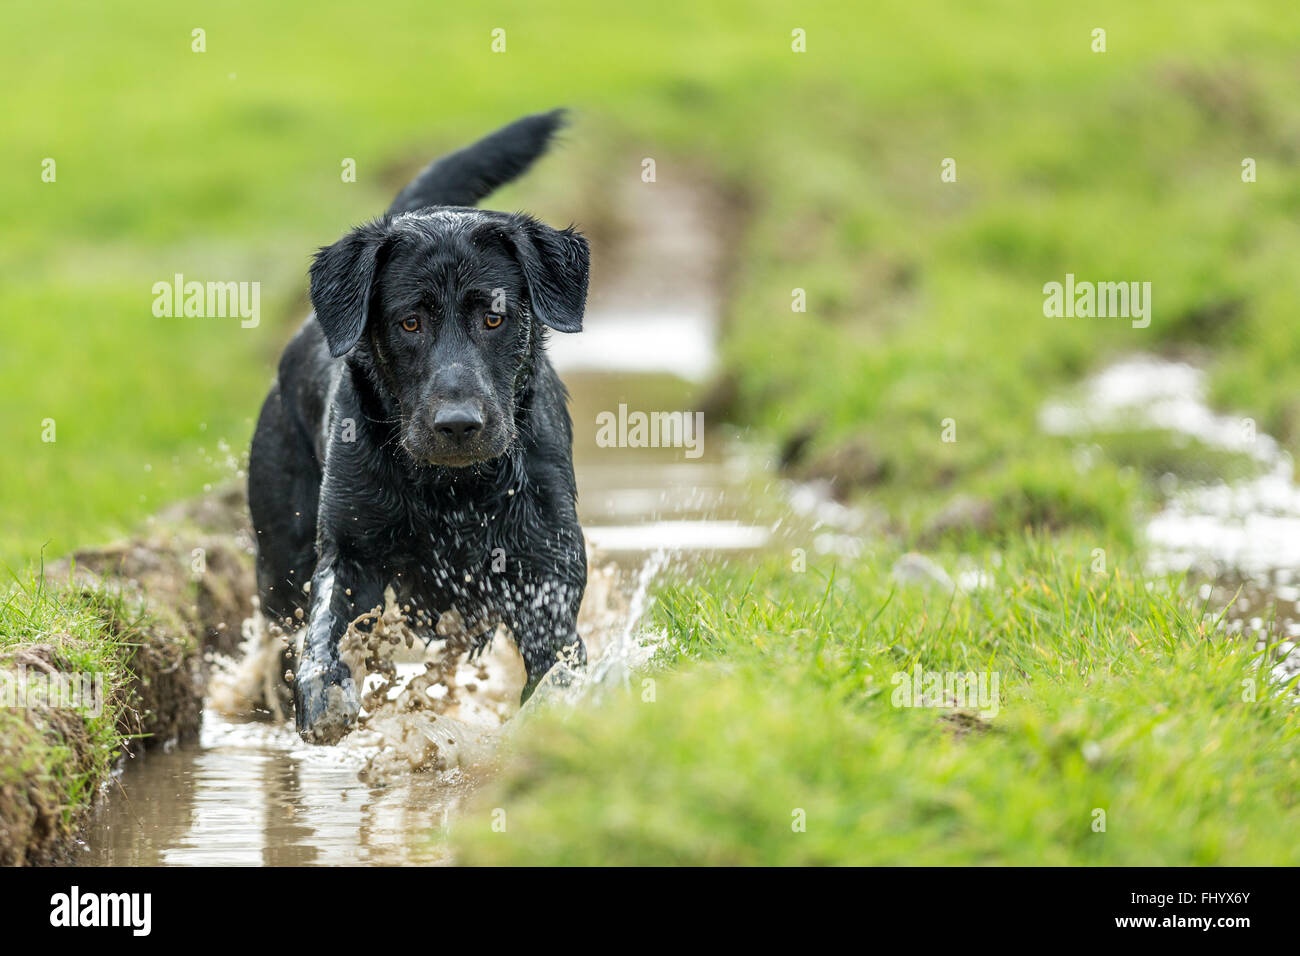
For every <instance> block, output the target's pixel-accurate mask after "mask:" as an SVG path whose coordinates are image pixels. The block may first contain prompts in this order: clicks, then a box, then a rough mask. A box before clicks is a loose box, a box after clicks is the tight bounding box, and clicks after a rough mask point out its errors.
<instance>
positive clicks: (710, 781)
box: [455, 540, 1300, 865]
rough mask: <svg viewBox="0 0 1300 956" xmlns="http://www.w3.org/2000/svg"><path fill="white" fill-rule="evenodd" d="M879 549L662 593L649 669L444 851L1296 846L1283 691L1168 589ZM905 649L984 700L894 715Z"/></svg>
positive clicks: (1216, 854) (917, 858)
mask: <svg viewBox="0 0 1300 956" xmlns="http://www.w3.org/2000/svg"><path fill="white" fill-rule="evenodd" d="M888 566H889V562H888V561H887V560H882V561H871V562H867V563H866V564H865V565H863V566H859V567H854V568H849V569H840V570H837V571H833V572H831V571H827V572H826V573H825V574H817V573H815V572H809V573H806V574H793V573H790V572H789V571H787V570H786V569H784V568H783V567H780V566H777V565H765V566H763V567H762V568H760V569H759V570H757V571H756V572H753V574H752V576H749V577H737V576H735V575H734V574H723V575H721V576H718V577H712V578H709V579H707V580H703V581H700V582H697V583H689V584H679V585H677V586H671V587H667V588H665V589H662V590H661V591H660V595H659V602H658V605H657V609H656V611H655V617H656V623H657V625H658V626H660V627H662V628H663V629H664V630H665V631H666V634H667V641H666V643H665V645H664V649H663V651H662V652H661V654H660V658H659V663H660V665H661V669H660V670H659V671H657V672H654V673H652V674H650V675H648V676H647V679H648V680H651V681H652V682H653V683H651V684H644V685H640V686H635V687H634V692H633V693H632V694H631V695H630V696H628V697H627V698H625V699H621V700H618V701H617V702H614V703H612V704H609V705H607V706H604V707H601V708H599V709H597V710H595V711H592V712H579V713H576V714H570V715H568V716H566V717H563V718H560V717H551V718H547V719H543V720H542V721H541V722H540V723H539V724H537V725H534V726H532V727H529V728H528V730H527V732H526V733H525V734H522V735H521V737H520V740H519V743H518V745H517V746H518V748H519V749H518V753H517V755H516V756H515V758H514V760H513V762H512V764H511V765H510V767H509V768H508V769H507V771H506V772H505V774H504V775H503V777H502V778H501V780H500V782H499V783H498V784H497V785H496V786H495V787H494V788H492V790H491V791H490V792H489V793H488V794H486V795H484V798H483V800H482V802H481V803H480V804H479V806H478V808H477V809H476V810H472V811H471V812H469V813H468V814H466V815H465V816H464V817H463V819H462V820H461V822H460V824H459V826H458V828H457V830H456V831H455V836H456V840H457V844H458V847H459V852H460V854H461V857H462V859H464V860H465V861H466V862H471V863H507V862H508V863H541V862H548V863H557V862H558V863H577V864H598V863H599V864H609V863H641V864H646V863H650V864H655V863H658V864H676V863H704V864H756V863H762V864H861V863H883V864H957V863H962V864H969V863H1019V864H1034V863H1038V864H1121V865H1127V864H1151V863H1158V864H1211V863H1213V864H1229V863H1238V864H1256V863H1292V864H1294V863H1296V862H1298V861H1300V852H1298V851H1297V849H1296V846H1297V837H1300V807H1297V797H1296V794H1295V790H1294V786H1293V780H1294V777H1295V774H1296V772H1297V770H1300V751H1298V750H1297V743H1298V742H1300V722H1298V720H1297V713H1296V710H1295V707H1294V704H1293V701H1292V700H1291V699H1289V698H1286V697H1284V696H1279V695H1278V694H1277V693H1275V691H1276V688H1272V689H1270V688H1268V687H1266V686H1265V685H1264V683H1263V681H1262V678H1261V677H1260V676H1259V675H1258V674H1257V672H1256V669H1255V667H1256V655H1255V654H1253V653H1252V652H1250V651H1249V650H1248V649H1247V648H1245V647H1244V646H1242V645H1239V644H1237V643H1235V642H1234V641H1233V640H1232V639H1230V638H1228V637H1227V636H1225V635H1224V634H1223V633H1222V632H1221V631H1220V630H1218V629H1217V628H1216V627H1215V626H1214V622H1213V620H1212V618H1210V617H1207V616H1205V615H1203V614H1202V613H1201V611H1202V609H1201V608H1198V607H1194V606H1190V605H1189V604H1187V603H1186V601H1185V600H1184V598H1182V597H1181V596H1180V593H1181V592H1180V591H1179V590H1178V588H1177V587H1176V586H1175V583H1174V582H1170V581H1166V580H1160V581H1147V580H1144V579H1143V578H1142V577H1141V576H1140V575H1139V574H1136V573H1134V572H1133V571H1132V570H1130V569H1127V568H1110V569H1109V570H1107V571H1105V572H1100V573H1099V572H1097V571H1095V570H1094V568H1096V567H1097V563H1096V561H1095V557H1094V556H1093V555H1092V553H1091V552H1090V551H1089V550H1088V549H1087V547H1086V544H1083V543H1078V542H1076V543H1075V544H1074V545H1072V546H1069V547H1064V548H1063V547H1062V546H1061V545H1053V544H1050V543H1048V542H1046V541H1043V540H1030V541H1028V542H1022V543H1020V544H1018V545H1017V546H1015V547H1013V548H1011V549H1010V550H1009V551H1008V552H1007V553H1005V554H1004V555H1003V556H1002V557H1001V559H1000V562H998V563H994V562H990V563H989V565H988V566H987V567H985V568H984V569H983V573H984V574H985V575H986V578H987V580H986V584H985V586H984V587H980V588H977V589H975V590H971V591H969V592H959V593H957V594H955V595H947V594H941V593H938V592H935V591H930V592H926V591H917V590H912V589H905V590H896V589H895V587H894V585H893V584H892V583H891V578H890V576H889V574H888ZM917 666H920V667H921V668H922V669H923V671H925V672H927V673H929V672H963V673H964V672H973V673H976V674H986V675H993V674H996V675H997V676H998V678H999V684H998V688H999V707H998V712H997V714H996V716H993V717H991V718H989V719H984V718H982V717H980V716H978V715H977V714H973V713H971V712H970V711H969V710H960V709H959V710H952V709H943V708H928V707H926V708H911V707H898V706H894V700H893V697H894V694H895V691H896V690H897V688H898V687H899V686H900V685H899V681H898V678H897V677H896V675H900V674H902V675H910V674H911V672H912V671H913V669H914V668H915V667H917ZM493 809H500V810H504V811H505V818H504V819H505V820H506V829H505V832H499V831H500V827H499V825H498V826H497V827H496V828H495V829H494V827H493V825H492V823H493V821H494V820H498V821H499V820H500V819H501V818H500V815H499V814H498V815H497V816H496V817H493V816H492V814H491V813H490V811H491V810H493ZM801 822H802V828H801V826H800V824H801Z"/></svg>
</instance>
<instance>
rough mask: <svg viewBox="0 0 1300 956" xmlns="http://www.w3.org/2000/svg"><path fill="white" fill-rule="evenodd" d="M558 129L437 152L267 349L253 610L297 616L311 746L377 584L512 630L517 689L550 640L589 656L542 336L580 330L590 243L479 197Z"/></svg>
mask: <svg viewBox="0 0 1300 956" xmlns="http://www.w3.org/2000/svg"><path fill="white" fill-rule="evenodd" d="M562 122H563V114H562V111H559V110H557V111H555V112H552V113H546V114H539V115H536V116H529V117H525V118H523V119H521V120H518V121H516V122H514V123H512V124H511V125H509V126H506V127H504V128H503V129H501V130H498V131H497V132H496V133H493V134H492V135H490V136H488V137H486V138H485V139H483V140H481V141H479V142H478V143H475V144H474V145H472V146H469V147H467V148H466V149H463V150H461V151H459V152H457V153H453V154H451V155H449V156H446V157H444V158H442V159H440V160H437V161H435V162H434V163H432V164H430V165H429V166H428V167H427V168H426V169H424V171H423V172H421V173H420V174H419V176H417V177H416V178H415V179H414V180H413V181H412V182H411V183H410V184H409V185H408V186H407V187H406V188H405V189H403V190H402V192H401V193H400V194H399V195H398V197H397V199H396V200H395V201H394V203H393V205H392V208H390V209H389V210H388V212H387V213H386V214H385V215H384V216H382V217H381V218H379V219H377V220H375V221H374V222H370V223H367V224H365V225H363V226H360V227H358V228H357V229H354V230H353V231H352V232H350V233H348V234H347V235H346V236H344V237H343V238H342V239H340V240H339V241H338V242H336V243H334V244H333V245H332V246H328V247H326V248H323V249H321V250H320V251H319V252H318V253H317V254H316V257H315V260H314V262H313V264H312V266H311V302H312V307H313V309H314V313H313V314H312V315H311V316H309V317H308V318H307V321H306V322H305V323H304V324H303V326H302V328H301V329H300V330H299V331H298V333H297V334H296V335H295V337H294V339H293V341H292V342H290V343H289V345H288V347H287V348H286V349H285V351H284V355H283V356H282V358H281V360H280V367H279V376H278V379H277V381H276V383H275V384H274V385H273V386H272V387H271V392H270V394H269V395H268V396H267V397H266V402H265V403H264V405H263V406H262V413H261V417H260V418H259V420H258V423H257V430H256V432H255V433H254V435H253V443H252V449H251V452H250V460H249V468H248V500H249V510H250V511H251V513H252V519H253V526H254V529H255V530H256V532H257V584H258V593H259V598H260V602H261V608H262V612H263V614H264V615H265V617H266V619H267V620H268V621H270V622H275V623H281V624H287V625H289V626H293V625H294V621H295V619H296V618H301V617H302V616H304V615H305V616H306V620H307V633H306V635H305V639H304V643H303V646H302V651H301V655H300V656H299V657H298V660H297V662H296V663H297V666H296V668H295V669H294V671H293V673H292V699H293V707H294V712H295V716H296V721H297V726H298V732H299V733H300V734H301V735H302V736H303V738H304V739H306V740H308V741H312V742H318V743H329V742H334V741H337V740H338V739H339V738H340V737H342V736H343V735H344V734H345V733H346V732H347V730H348V728H349V727H350V726H351V725H352V723H353V721H354V720H355V718H356V716H357V713H358V710H359V695H358V691H359V688H358V687H357V686H356V685H355V684H354V681H353V678H352V674H351V672H350V671H349V669H348V667H347V666H346V665H345V664H344V663H343V662H342V661H341V660H340V657H339V639H340V637H341V636H342V635H343V634H344V632H345V631H346V630H347V628H348V626H349V624H351V623H352V622H354V620H356V619H357V618H358V617H360V616H363V615H365V614H367V612H370V611H372V610H373V609H375V608H378V607H380V606H382V605H383V603H384V599H385V598H384V596H385V590H386V589H387V588H388V587H390V586H391V587H392V588H393V589H394V591H395V593H396V597H397V600H398V601H399V603H401V604H402V605H404V606H405V605H409V606H410V608H411V612H410V614H408V619H412V618H418V619H419V620H420V621H421V622H422V623H423V624H424V625H426V626H425V627H424V628H423V633H422V636H424V637H425V639H426V640H428V639H431V638H432V637H433V636H434V634H433V630H432V623H433V622H435V621H436V620H437V619H438V617H439V614H440V613H441V612H444V611H448V610H453V609H454V610H455V611H457V612H459V614H460V616H461V618H462V619H463V620H464V622H465V627H466V630H467V632H468V633H480V634H482V635H483V636H482V637H480V638H479V644H478V646H477V647H476V649H481V646H482V644H483V642H485V641H486V640H488V639H490V635H491V633H492V632H493V630H494V628H495V627H496V625H497V624H500V623H504V624H505V625H506V626H507V627H508V628H509V629H510V632H511V634H512V635H513V637H514V640H515V643H516V645H517V646H518V648H519V651H520V654H521V655H522V657H523V660H524V665H525V667H526V669H527V673H528V682H527V686H526V687H525V689H524V692H523V699H524V700H527V699H528V697H529V696H530V695H531V694H532V692H533V690H534V689H535V688H536V686H537V684H538V682H539V681H540V680H541V679H542V677H543V676H544V675H545V674H546V672H547V671H548V670H549V669H550V668H551V667H552V665H554V664H555V663H556V661H557V659H558V658H559V656H560V655H561V653H562V652H566V651H567V652H566V653H565V654H564V656H565V659H566V660H567V661H569V662H571V663H574V664H577V665H581V664H583V663H585V659H586V651H585V648H584V646H583V644H582V641H581V639H580V638H579V637H578V633H577V628H576V619H577V612H578V605H579V604H580V603H581V601H582V594H583V590H584V589H585V587H586V582H587V564H586V553H585V548H584V544H583V538H582V529H581V528H580V527H579V525H578V517H577V511H576V498H577V492H576V488H575V485H574V478H573V461H572V444H573V426H572V423H571V421H570V419H569V413H568V409H567V407H566V401H567V398H568V394H567V392H566V391H565V388H564V385H563V384H562V383H561V381H560V379H559V377H558V376H557V375H556V373H555V370H554V368H553V367H552V366H551V363H550V361H549V360H548V358H547V356H546V351H545V343H546V331H547V328H551V329H556V330H558V331H561V332H577V331H579V330H580V329H581V328H582V315H583V309H584V306H585V304H586V297H587V274H588V266H589V252H588V247H587V242H586V240H585V239H584V238H583V237H582V236H581V235H579V234H578V233H577V232H575V231H574V230H573V229H572V228H569V229H563V230H557V229H552V228H551V227H549V226H546V225H544V224H542V223H540V222H538V221H537V220H535V219H533V218H531V217H529V216H526V215H523V214H506V213H500V212H488V211H483V210H479V209H475V208H472V207H473V205H474V203H476V202H477V201H478V200H480V199H482V198H483V197H484V196H486V195H487V194H488V193H490V192H491V191H492V190H493V189H495V188H496V187H498V186H500V185H501V184H503V183H505V182H508V181H510V180H511V179H513V178H515V177H516V176H518V175H519V174H520V173H522V172H523V171H524V170H525V169H527V168H528V166H529V165H530V164H531V163H532V162H533V160H535V159H536V158H537V157H538V156H540V155H541V154H542V153H543V152H544V151H545V150H546V147H547V145H548V144H549V142H550V140H551V138H552V136H553V134H554V133H555V131H556V130H557V129H558V128H559V127H560V126H561V125H562ZM308 582H310V585H309V586H308ZM359 626H361V627H362V628H364V627H365V626H366V622H364V621H362V622H360V624H359ZM293 657H294V654H293V651H292V650H291V649H290V650H289V651H287V652H286V668H289V667H292V666H293ZM288 676H289V675H288V673H286V677H288ZM285 696H286V698H287V697H288V696H289V690H288V688H287V687H286V689H285Z"/></svg>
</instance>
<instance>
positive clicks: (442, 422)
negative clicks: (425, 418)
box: [433, 404, 483, 442]
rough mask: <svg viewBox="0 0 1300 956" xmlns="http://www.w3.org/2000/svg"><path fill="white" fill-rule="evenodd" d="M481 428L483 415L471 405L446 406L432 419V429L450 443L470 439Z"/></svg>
mask: <svg viewBox="0 0 1300 956" xmlns="http://www.w3.org/2000/svg"><path fill="white" fill-rule="evenodd" d="M482 427H483V413H482V412H480V411H479V410H478V409H476V408H475V407H474V406H472V405H467V404H459V405H447V406H444V407H442V408H440V409H438V413H437V414H436V415H435V416H434V417H433V429H434V431H436V432H437V433H438V434H439V435H441V436H443V437H444V438H450V439H451V440H452V441H457V442H461V441H465V440H467V439H469V438H472V437H473V436H474V435H475V434H476V433H477V432H478V431H479V430H480V429H482Z"/></svg>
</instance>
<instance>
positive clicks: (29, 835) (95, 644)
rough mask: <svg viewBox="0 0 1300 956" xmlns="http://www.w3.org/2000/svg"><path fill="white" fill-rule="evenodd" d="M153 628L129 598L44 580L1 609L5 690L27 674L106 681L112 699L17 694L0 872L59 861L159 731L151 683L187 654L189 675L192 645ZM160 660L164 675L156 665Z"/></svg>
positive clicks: (8, 724) (34, 578)
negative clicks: (111, 781)
mask: <svg viewBox="0 0 1300 956" xmlns="http://www.w3.org/2000/svg"><path fill="white" fill-rule="evenodd" d="M153 627H154V623H153V619H152V616H151V615H150V614H149V613H148V612H147V611H146V610H145V608H144V606H143V605H142V604H138V603H135V602H132V601H131V600H129V599H128V598H126V597H125V596H123V595H122V594H121V593H120V592H119V591H116V590H111V589H107V588H100V587H92V586H84V585H72V586H65V587H59V588H53V587H51V586H49V584H48V583H47V581H46V579H45V578H44V576H43V574H40V573H33V574H32V575H30V576H29V577H27V578H24V579H20V580H16V581H15V583H14V585H13V586H12V587H11V588H10V589H9V591H8V593H7V594H6V595H5V597H4V599H3V601H2V602H0V671H3V672H4V674H3V675H2V677H3V679H4V681H5V686H11V687H15V688H16V687H18V685H19V682H18V679H17V678H18V675H19V674H20V673H22V672H26V673H27V674H28V675H32V676H34V675H38V674H41V673H42V672H43V673H49V674H54V675H62V676H63V677H65V678H66V677H67V676H69V675H87V676H88V678H89V679H90V680H92V681H93V680H94V679H95V676H96V675H97V676H98V677H99V678H101V679H102V692H103V693H102V697H99V698H98V700H97V701H92V700H87V701H84V703H86V704H87V706H86V707H83V708H80V709H73V708H69V707H65V706H61V705H60V706H50V705H49V702H44V701H41V700H35V701H33V700H30V699H27V698H26V697H23V698H21V699H20V698H18V697H17V696H16V695H15V700H14V701H6V703H7V704H11V705H12V706H6V707H4V708H3V709H0V864H9V865H12V864H22V863H42V862H51V861H53V860H56V859H58V858H59V856H60V855H61V854H62V853H63V852H64V851H65V850H66V847H67V845H68V842H69V839H70V837H71V836H72V835H73V834H74V833H75V830H76V827H77V825H78V823H79V821H80V818H81V815H82V814H83V813H84V812H85V811H86V809H87V808H88V807H89V806H91V804H92V803H93V801H94V798H95V794H96V792H97V790H98V788H99V787H100V785H101V784H102V783H103V781H104V780H105V779H107V777H108V775H109V773H110V771H111V770H112V768H113V766H114V764H115V763H116V761H117V760H118V758H119V757H120V755H121V754H122V751H123V749H124V747H126V746H127V745H128V742H129V741H130V739H132V738H133V737H137V736H141V735H146V734H149V733H150V732H151V731H152V729H153V728H152V724H151V720H152V714H151V709H150V707H149V706H148V704H147V703H146V702H148V701H149V700H150V699H151V698H150V690H149V687H148V686H147V685H150V684H153V683H155V682H158V683H163V684H165V683H167V678H166V677H165V676H164V674H165V669H168V668H169V669H172V670H175V669H176V668H175V666H174V665H175V664H176V662H177V654H178V653H180V654H181V656H180V658H179V659H180V661H181V664H182V669H183V667H184V654H183V653H181V645H182V644H186V646H188V645H187V642H188V638H184V639H182V641H181V642H180V643H174V642H173V641H171V640H169V639H162V640H161V641H160V639H159V637H158V636H157V635H156V634H155V633H154V631H153ZM173 645H174V646H173ZM160 647H161V648H163V650H161V651H160V650H159V649H158V648H160ZM160 655H161V656H162V657H164V658H166V664H165V668H164V669H157V668H155V667H154V664H156V663H157V658H158V657H159V656H160ZM11 678H12V682H11V680H10V679H11ZM191 692H192V689H191ZM56 703H57V702H56ZM96 704H98V706H95V705H96Z"/></svg>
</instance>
